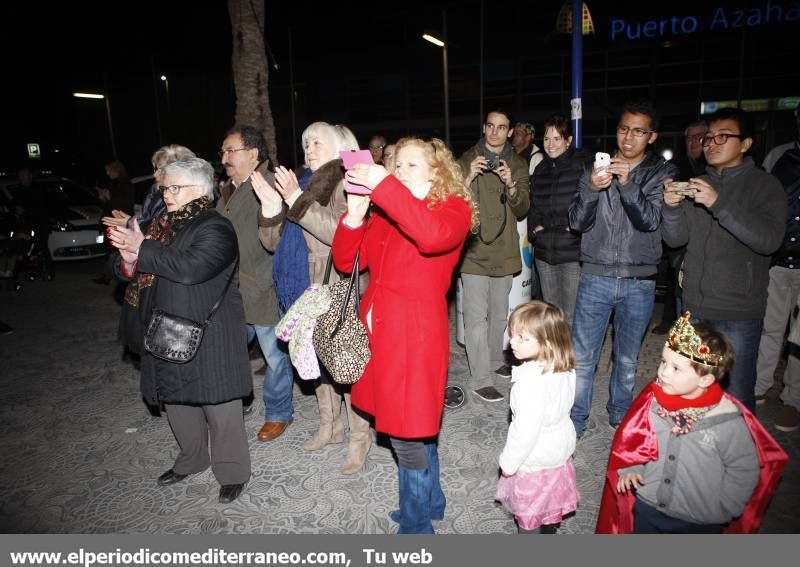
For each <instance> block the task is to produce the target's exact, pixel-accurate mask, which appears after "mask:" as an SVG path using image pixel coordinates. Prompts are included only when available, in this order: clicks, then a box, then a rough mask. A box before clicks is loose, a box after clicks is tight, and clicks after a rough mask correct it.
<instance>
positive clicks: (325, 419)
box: [303, 384, 344, 451]
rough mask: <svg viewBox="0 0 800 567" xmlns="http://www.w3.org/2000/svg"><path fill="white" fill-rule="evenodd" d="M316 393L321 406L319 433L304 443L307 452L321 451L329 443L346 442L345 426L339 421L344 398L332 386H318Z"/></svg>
mask: <svg viewBox="0 0 800 567" xmlns="http://www.w3.org/2000/svg"><path fill="white" fill-rule="evenodd" d="M314 393H315V394H316V395H317V403H318V404H319V431H317V432H316V433H315V434H314V435H313V436H312V437H311V438H310V439H308V440H307V441H306V442H305V443H303V449H305V450H306V451H319V450H320V449H322V448H323V447H325V446H326V445H327V444H329V443H341V442H342V441H344V425H343V424H342V420H341V419H339V414H340V413H341V411H342V396H340V395H339V394H337V393H336V390H334V389H333V386H332V385H330V384H318V385H317V387H316V389H315V390H314Z"/></svg>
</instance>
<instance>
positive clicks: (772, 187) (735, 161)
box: [662, 108, 786, 411]
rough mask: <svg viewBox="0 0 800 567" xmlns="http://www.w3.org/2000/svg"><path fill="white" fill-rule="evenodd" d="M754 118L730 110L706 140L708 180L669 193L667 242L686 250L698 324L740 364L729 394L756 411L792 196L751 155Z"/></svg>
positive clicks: (717, 116) (687, 284) (719, 115)
mask: <svg viewBox="0 0 800 567" xmlns="http://www.w3.org/2000/svg"><path fill="white" fill-rule="evenodd" d="M752 145H753V132H752V125H751V121H750V117H749V115H748V114H747V113H746V112H745V111H743V110H740V109H738V108H723V109H720V110H718V111H717V112H715V113H714V114H712V115H711V116H710V117H709V118H708V132H707V133H706V135H705V136H704V137H703V153H704V154H705V158H706V162H707V163H708V166H707V167H706V174H705V175H702V176H700V177H693V178H691V179H689V183H690V185H689V188H688V190H687V189H682V190H680V191H678V190H667V191H665V192H664V204H665V207H664V223H663V227H662V232H663V236H664V241H665V242H666V243H667V244H668V245H669V246H673V247H677V246H683V245H684V244H685V245H686V257H685V258H684V261H683V277H682V287H683V300H684V305H685V308H686V309H688V310H690V311H691V312H692V316H693V317H695V318H697V319H702V320H704V321H705V322H707V323H708V324H710V325H711V326H713V327H714V328H715V329H716V330H717V331H719V332H721V333H723V334H724V335H725V336H726V337H727V338H728V340H729V341H730V342H731V343H732V344H733V348H734V350H735V352H736V364H735V366H734V367H733V370H732V371H731V372H730V374H729V378H728V384H727V386H726V388H727V390H728V392H729V393H730V394H732V395H733V396H735V397H736V398H738V399H739V400H740V401H741V402H742V403H743V404H744V405H745V406H747V407H748V409H750V410H751V411H754V410H755V405H756V404H755V392H754V388H755V381H756V355H757V353H758V344H759V339H760V337H761V328H762V319H763V318H764V312H765V307H766V304H767V284H768V282H769V267H770V261H771V254H772V253H774V252H775V251H776V250H777V249H778V247H779V246H780V244H781V241H782V240H783V231H784V226H785V224H786V196H785V194H784V192H783V188H782V187H781V184H780V182H779V181H778V180H777V179H776V178H775V177H774V176H772V175H770V174H768V173H765V172H763V171H761V170H760V169H758V168H757V167H756V166H755V163H754V162H753V159H752V158H751V157H749V156H746V155H745V154H746V153H747V152H748V151H749V150H750V148H751V147H752Z"/></svg>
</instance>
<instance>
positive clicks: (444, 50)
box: [422, 10, 450, 147]
mask: <svg viewBox="0 0 800 567" xmlns="http://www.w3.org/2000/svg"><path fill="white" fill-rule="evenodd" d="M442 36H443V38H444V39H439V38H438V37H436V36H435V35H433V34H431V33H429V32H426V33H424V34H422V39H424V40H426V41H429V42H431V43H432V44H434V45H436V46H438V47H441V48H442V72H443V73H444V141H445V143H446V144H447V145H448V147H449V146H450V94H449V83H448V80H447V16H446V13H445V11H444V10H442Z"/></svg>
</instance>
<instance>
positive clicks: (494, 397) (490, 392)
mask: <svg viewBox="0 0 800 567" xmlns="http://www.w3.org/2000/svg"><path fill="white" fill-rule="evenodd" d="M472 392H473V393H474V394H475V395H476V396H478V397H479V398H480V399H482V400H483V401H485V402H499V401H501V400H502V399H503V394H501V393H500V392H498V391H497V388H495V387H494V386H484V387H483V388H478V389H477V390H473V391H472Z"/></svg>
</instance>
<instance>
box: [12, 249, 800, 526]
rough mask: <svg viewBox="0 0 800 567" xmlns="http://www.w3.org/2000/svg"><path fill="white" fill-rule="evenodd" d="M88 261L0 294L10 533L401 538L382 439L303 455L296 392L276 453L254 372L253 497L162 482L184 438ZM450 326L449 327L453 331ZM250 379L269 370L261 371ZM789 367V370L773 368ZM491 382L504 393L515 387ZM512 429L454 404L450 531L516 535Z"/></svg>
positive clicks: (790, 500) (584, 492)
mask: <svg viewBox="0 0 800 567" xmlns="http://www.w3.org/2000/svg"><path fill="white" fill-rule="evenodd" d="M96 271H99V266H97V265H96V264H93V263H88V264H68V265H59V273H58V277H57V279H56V280H55V281H53V282H49V283H48V282H41V281H34V282H28V283H26V285H25V287H24V288H23V289H22V290H21V291H20V292H18V293H16V294H15V293H13V292H7V291H3V292H0V313H2V319H3V320H4V321H5V322H6V323H8V324H10V325H11V326H12V327H14V328H15V330H16V332H15V333H14V334H13V335H10V336H5V337H0V361H1V363H2V366H0V398H2V399H3V402H4V403H3V404H2V405H1V406H0V454H2V455H3V458H2V459H0V483H1V485H2V486H3V491H2V496H0V532H16V533H145V534H238V533H265V534H281V533H328V534H347V533H368V534H386V533H394V532H396V530H397V525H396V524H394V523H393V522H392V521H391V520H390V519H389V517H388V514H389V512H390V511H391V510H393V509H395V508H396V507H397V472H396V471H397V469H396V465H395V463H394V459H393V458H392V455H391V452H390V451H389V449H388V446H387V445H386V442H385V440H384V439H383V438H382V437H381V438H380V440H379V441H378V443H376V444H373V447H372V449H371V451H370V454H369V457H368V460H367V464H366V466H365V468H364V470H363V471H361V472H360V473H359V474H356V475H353V476H351V477H345V476H342V475H341V474H340V473H339V467H340V466H341V463H342V461H343V459H344V456H345V452H346V446H345V445H333V446H329V447H326V448H325V449H323V450H322V451H317V452H313V453H307V452H305V451H303V449H302V444H303V442H304V441H305V440H306V439H307V438H308V437H309V436H310V435H311V434H312V433H313V432H314V429H315V422H316V416H317V409H316V401H315V398H314V396H313V393H312V391H311V390H310V389H309V388H308V387H307V386H308V385H307V384H297V385H296V387H295V407H296V415H295V421H294V423H293V424H292V425H291V427H289V429H287V431H286V433H285V434H284V435H283V436H282V437H280V438H279V439H277V440H276V441H273V442H270V443H260V442H259V441H257V439H256V434H257V432H258V429H259V428H260V426H261V423H262V416H261V414H260V413H259V412H263V407H262V402H261V392H260V388H261V384H260V383H261V380H260V377H258V376H255V375H254V377H253V384H254V387H255V389H256V400H257V401H256V404H257V409H256V411H254V412H253V413H252V414H250V415H248V416H247V417H246V418H245V424H246V428H247V432H248V441H249V443H250V454H251V458H252V463H253V470H252V478H251V480H250V482H249V484H248V486H247V488H246V490H245V492H244V494H243V495H242V497H241V498H240V499H239V500H238V501H236V502H235V503H232V504H230V505H225V506H223V505H220V504H219V503H217V491H218V486H217V484H216V481H215V480H214V478H213V476H212V475H211V472H210V471H205V472H203V473H201V474H197V475H194V476H192V477H190V478H189V479H187V480H186V481H184V482H181V483H179V484H176V485H173V486H169V487H163V488H162V487H158V486H156V483H155V479H156V477H157V476H158V475H159V474H161V473H162V472H163V471H165V470H166V469H168V468H170V466H171V465H172V461H173V459H174V457H175V455H176V452H177V449H176V445H175V441H174V439H173V437H172V433H171V432H170V429H169V425H168V424H167V421H166V418H165V417H164V416H162V417H156V416H153V415H151V414H150V412H149V411H148V410H147V408H146V407H145V406H144V405H143V404H142V403H141V401H140V399H139V394H138V375H137V373H136V370H135V369H134V368H133V367H132V366H131V365H130V364H129V363H128V362H125V361H123V360H122V357H121V351H120V348H119V347H118V345H117V344H116V340H115V339H116V329H117V316H118V312H119V306H118V304H117V303H115V301H114V300H113V298H112V295H111V290H110V288H107V287H101V286H97V285H95V284H93V283H91V281H90V278H91V277H92V276H93V275H95V272H96ZM451 326H452V325H451ZM663 341H664V337H663V335H653V334H648V335H647V337H646V340H645V343H644V345H643V348H642V352H641V355H640V367H639V374H638V376H637V382H636V383H637V389H640V388H642V387H643V386H644V385H645V384H646V382H647V381H648V380H649V379H650V378H651V377H652V376H654V375H655V370H656V366H657V364H658V360H659V357H660V352H661V347H662V345H663ZM606 343H607V344H606V346H605V347H604V350H603V357H602V359H601V362H600V365H599V367H598V375H597V380H596V384H595V392H594V401H593V410H592V418H591V420H592V422H593V424H594V426H593V427H592V428H591V429H590V430H588V431H587V433H586V435H585V436H584V438H583V439H582V440H581V441H580V442H579V443H578V447H577V450H576V455H575V465H576V470H577V474H578V485H579V489H580V493H581V503H580V506H579V508H578V511H577V512H576V513H575V515H574V516H572V517H571V518H569V519H567V520H566V521H565V522H564V523H563V525H562V526H561V528H560V533H565V534H585V533H591V532H593V530H594V523H595V520H596V515H597V509H598V505H599V496H600V490H601V487H602V485H601V483H602V478H603V474H604V471H605V464H606V459H607V455H608V447H609V443H610V440H611V436H612V433H613V430H612V429H611V427H610V426H609V425H608V421H607V415H606V413H605V409H604V407H605V404H606V402H607V400H608V376H609V373H610V361H609V357H610V348H609V344H608V343H609V340H608V338H607V341H606ZM252 365H253V369H256V368H257V367H258V366H260V365H261V362H260V361H254V362H253V363H252ZM780 372H782V368H779V370H778V373H780ZM467 375H468V367H467V362H466V357H465V355H464V350H463V348H462V347H461V346H459V345H458V344H456V342H455V340H453V341H451V363H450V381H451V383H458V384H465V383H466V377H467ZM495 386H496V387H497V388H498V389H499V390H500V391H501V392H502V393H504V394H507V393H508V386H509V384H508V380H507V379H502V378H499V377H497V378H496V379H495ZM762 407H763V409H759V417H760V418H761V419H762V420H763V422H764V423H765V424H766V425H767V428H768V429H769V430H770V431H771V432H772V433H773V435H775V438H776V439H777V440H778V441H779V442H780V443H781V444H782V445H783V446H784V448H785V449H786V450H787V451H788V452H789V454H790V456H791V457H792V459H791V461H790V463H789V467H788V468H787V471H786V474H785V477H784V480H783V482H782V484H781V486H780V488H779V491H778V494H777V496H776V498H775V499H774V501H773V503H772V505H771V506H770V509H769V511H768V513H767V516H766V519H765V522H764V524H763V527H762V532H768V533H797V532H800V519H799V517H798V514H797V509H798V507H799V506H800V474H798V473H799V472H800V470H799V468H798V459H797V457H798V456H799V455H800V435H798V434H797V433H781V432H779V431H776V430H775V429H774V427H773V420H774V418H775V416H776V414H777V412H778V411H779V409H780V402H779V401H778V400H777V394H774V393H773V394H771V396H770V398H769V399H768V402H767V404H766V405H765V406H762ZM507 428H508V405H507V401H503V402H500V403H493V404H488V403H485V402H482V401H480V400H478V399H477V398H476V397H475V396H474V395H472V394H471V393H468V394H467V401H466V403H465V405H464V406H463V407H461V408H459V409H456V410H446V411H445V415H444V421H443V429H442V434H441V440H440V460H441V468H442V484H443V486H444V491H445V493H446V496H447V499H448V505H447V511H446V514H445V518H444V519H443V520H442V521H440V522H435V523H434V527H435V528H436V530H437V532H439V533H449V534H513V533H515V531H516V530H515V526H514V522H513V519H512V517H511V516H510V515H509V514H507V513H506V512H505V511H504V510H503V509H502V508H501V507H500V506H499V505H498V504H497V503H496V502H494V500H493V498H494V491H495V486H496V479H497V456H498V454H499V453H500V451H501V449H502V447H503V444H504V442H505V436H506V431H507Z"/></svg>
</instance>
